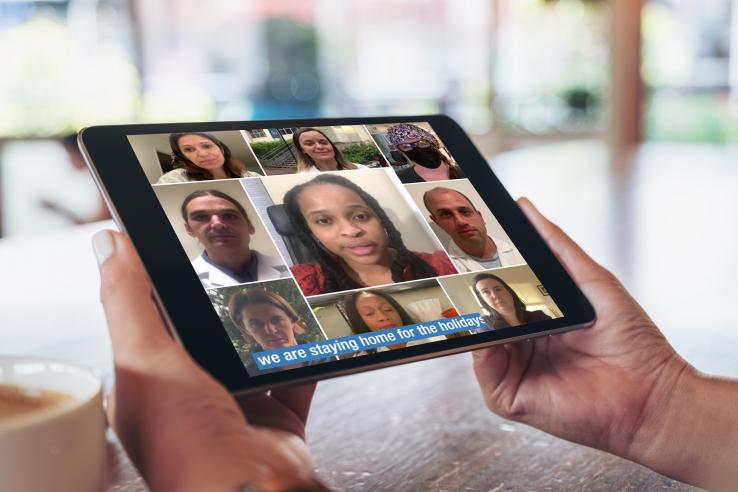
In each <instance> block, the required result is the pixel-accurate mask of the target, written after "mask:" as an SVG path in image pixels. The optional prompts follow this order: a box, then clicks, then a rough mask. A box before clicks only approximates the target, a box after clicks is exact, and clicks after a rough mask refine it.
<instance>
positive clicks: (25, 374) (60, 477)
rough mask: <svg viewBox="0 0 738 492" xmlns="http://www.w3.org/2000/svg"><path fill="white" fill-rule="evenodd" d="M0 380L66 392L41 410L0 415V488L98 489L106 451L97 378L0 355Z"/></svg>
mask: <svg viewBox="0 0 738 492" xmlns="http://www.w3.org/2000/svg"><path fill="white" fill-rule="evenodd" d="M0 384H2V385H12V386H18V387H21V388H24V389H30V390H34V389H38V390H47V391H55V392H59V393H64V394H67V395H69V396H71V400H70V401H65V402H63V403H60V404H58V405H52V406H50V407H48V408H45V409H43V410H38V411H33V412H27V413H23V414H20V415H15V416H13V417H8V418H0V491H13V492H14V491H23V492H35V491H44V492H46V491H52V490H53V491H55V492H67V491H69V492H87V491H99V490H102V488H103V483H104V482H103V480H104V475H105V455H106V449H105V418H104V414H103V409H102V385H101V384H100V380H99V379H98V378H97V377H95V376H94V375H93V374H92V373H90V372H89V371H86V370H84V369H81V368H78V367H74V366H71V365H69V364H65V363H60V362H52V361H46V360H41V359H33V358H21V357H9V356H2V355H0Z"/></svg>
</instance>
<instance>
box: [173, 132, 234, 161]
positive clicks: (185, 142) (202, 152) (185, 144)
mask: <svg viewBox="0 0 738 492" xmlns="http://www.w3.org/2000/svg"><path fill="white" fill-rule="evenodd" d="M177 146H178V147H179V150H180V152H182V154H183V155H184V156H185V158H187V160H189V161H190V162H191V163H193V164H194V165H195V166H197V167H199V168H201V169H207V170H213V169H218V168H220V167H223V164H224V163H225V157H224V156H223V152H222V151H221V150H220V147H218V146H217V145H216V144H215V142H213V141H212V140H210V139H208V138H205V137H202V136H200V135H184V136H182V137H180V139H179V140H177Z"/></svg>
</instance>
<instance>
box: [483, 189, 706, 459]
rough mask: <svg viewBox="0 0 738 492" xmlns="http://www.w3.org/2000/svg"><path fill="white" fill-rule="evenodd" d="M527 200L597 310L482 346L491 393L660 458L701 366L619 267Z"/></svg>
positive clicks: (603, 442)
mask: <svg viewBox="0 0 738 492" xmlns="http://www.w3.org/2000/svg"><path fill="white" fill-rule="evenodd" d="M518 203H519V205H520V207H521V208H522V209H523V211H524V212H525V213H526V215H527V216H528V218H529V219H530V221H531V222H532V223H533V225H534V226H535V227H536V229H537V230H538V232H539V233H540V234H541V236H542V237H543V239H544V240H545V241H546V242H547V243H548V245H549V247H550V248H551V249H552V250H553V252H554V253H555V254H556V256H557V257H558V258H559V260H560V261H561V263H562V264H563V265H564V267H565V268H566V269H567V270H568V272H569V274H570V275H571V276H572V278H573V279H574V281H575V282H576V283H577V285H578V286H579V287H580V288H581V289H582V292H584V294H585V295H586V296H587V298H588V299H589V301H590V302H591V303H592V306H593V307H594V309H595V312H596V315H597V320H596V321H595V323H594V325H593V326H591V327H589V328H586V329H583V330H577V331H573V332H569V333H564V334H560V335H556V336H550V337H544V338H536V339H532V340H528V341H522V342H516V343H511V344H506V345H498V346H495V347H492V348H487V349H482V350H478V351H476V352H474V354H473V359H474V371H475V373H476V376H477V380H478V382H479V385H480V387H481V389H482V393H483V396H484V400H485V403H486V404H487V406H488V407H489V409H490V410H492V411H493V412H495V413H497V414H499V415H501V416H502V417H505V418H508V419H511V420H517V421H520V422H524V423H526V424H530V425H532V426H534V427H537V428H539V429H541V430H543V431H545V432H548V433H550V434H554V435H556V436H559V437H562V438H564V439H567V440H569V441H574V442H577V443H580V444H585V445H587V446H591V447H594V448H598V449H602V450H604V451H608V452H611V453H614V454H617V455H619V456H623V457H627V458H630V459H633V460H635V461H639V462H641V463H646V464H648V463H652V460H650V459H649V454H652V453H656V452H658V450H657V449H655V448H657V447H658V443H659V441H660V439H659V438H660V436H661V435H662V428H661V426H662V422H663V416H664V413H665V412H666V411H667V410H668V407H669V405H670V402H671V397H672V394H673V390H674V388H675V387H676V386H677V384H678V383H679V382H680V379H682V376H684V375H685V374H686V375H689V374H693V373H694V370H693V369H692V368H691V366H689V365H688V364H687V363H686V362H685V361H684V360H683V359H681V358H680V357H679V356H678V355H677V354H676V352H675V351H674V349H673V348H672V347H671V346H670V345H669V343H668V342H667V341H666V339H665V338H664V336H663V335H662V334H661V332H660V331H659V329H658V328H657V327H656V325H655V324H654V323H653V321H651V319H650V318H649V317H648V315H647V314H646V313H645V312H644V311H643V309H642V308H641V307H640V306H639V305H638V303H637V302H636V301H635V300H634V299H633V298H632V297H631V296H630V295H629V294H628V292H627V291H626V290H625V289H624V288H623V286H622V285H621V284H620V282H619V281H618V280H617V279H616V278H615V277H614V276H613V275H612V274H611V273H610V272H608V271H607V270H605V269H604V268H603V267H601V266H600V265H598V264H597V263H596V262H595V261H594V260H592V259H591V258H590V257H589V256H587V254H586V253H585V252H584V251H583V250H582V249H581V248H580V247H579V246H578V245H577V244H576V243H574V241H572V240H571V239H570V238H569V237H568V236H567V235H566V234H564V232H562V231H561V229H559V228H558V227H557V226H555V225H554V224H552V223H551V222H549V221H548V220H547V219H546V218H545V217H543V215H541V214H540V213H539V212H538V211H537V210H536V209H535V207H534V206H533V205H532V204H531V203H530V202H529V201H528V200H527V199H521V200H519V201H518ZM662 444H663V443H662ZM661 451H664V450H663V449H662V450H661Z"/></svg>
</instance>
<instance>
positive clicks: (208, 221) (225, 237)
mask: <svg viewBox="0 0 738 492" xmlns="http://www.w3.org/2000/svg"><path fill="white" fill-rule="evenodd" d="M185 212H186V214H187V222H186V223H185V229H186V230H187V234H189V235H190V236H192V237H196V238H197V239H198V240H199V241H200V242H201V243H202V244H203V246H205V250H206V251H215V250H217V249H220V248H244V249H248V248H249V242H250V240H251V234H253V233H254V226H253V225H252V224H251V222H249V220H248V219H247V218H246V217H244V216H243V214H242V213H241V212H240V211H239V210H238V208H236V206H235V205H234V204H232V203H231V202H229V201H228V200H225V199H223V198H220V197H217V196H207V195H206V196H201V197H197V198H195V199H193V200H192V201H190V203H188V204H187V207H186V209H185Z"/></svg>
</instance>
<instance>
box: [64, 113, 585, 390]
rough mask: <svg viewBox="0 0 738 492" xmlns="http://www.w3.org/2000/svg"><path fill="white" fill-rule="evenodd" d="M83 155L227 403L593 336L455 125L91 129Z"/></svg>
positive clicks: (158, 293)
mask: <svg viewBox="0 0 738 492" xmlns="http://www.w3.org/2000/svg"><path fill="white" fill-rule="evenodd" d="M79 142H80V147H81V149H82V151H83V153H84V155H85V157H86V159H87V162H88V164H89V166H90V169H91V171H92V173H93V175H94V176H95V179H96V181H97V184H98V186H99V188H100V190H101V192H102V193H103V195H104V197H105V199H106V201H107V204H108V206H109V207H110V210H111V212H112V214H113V217H114V218H115V220H116V222H117V224H118V226H119V227H120V229H121V230H123V231H125V232H126V233H127V234H128V235H129V236H130V238H131V240H132V241H133V244H134V245H135V247H136V249H137V250H138V253H139V254H140V256H141V259H142V260H143V264H144V266H145V267H146V270H147V271H148V274H149V277H150V278H151V282H152V284H153V287H154V292H155V298H156V301H157V303H158V304H159V306H160V308H161V312H162V314H163V316H164V318H165V320H166V322H167V324H168V325H169V328H170V330H171V332H172V334H173V336H174V337H176V339H177V340H178V341H179V342H180V343H182V344H183V345H184V346H185V348H186V349H187V350H188V352H189V353H190V354H191V355H192V357H193V358H194V359H195V360H196V361H197V363H198V364H199V365H200V366H201V367H203V368H204V369H206V370H207V371H208V372H209V373H211V374H212V375H213V376H214V377H215V378H216V379H218V380H219V381H221V382H222V383H223V384H224V385H225V386H226V387H228V388H229V389H230V390H231V391H232V392H234V393H238V392H248V391H255V390H264V389H267V388H272V387H275V386H278V385H284V384H291V383H296V382H302V381H311V380H317V379H324V378H328V377H334V376H338V375H343V374H350V373H354V372H359V371H366V370H370V369H375V368H381V367H387V366H392V365H396V364H401V363H406V362H411V361H417V360H422V359H428V358H431V357H438V356H442V355H447V354H453V353H457V352H462V351H467V350H472V349H477V348H480V347H485V346H489V345H493V344H498V343H503V342H510V341H514V340H521V339H525V338H530V337H536V336H541V335H551V334H554V333H558V332H561V331H564V330H571V329H574V328H578V327H583V326H586V325H587V324H589V323H591V322H592V321H593V320H594V312H593V309H592V307H591V306H590V304H589V303H588V301H587V300H586V298H585V297H584V295H583V294H582V293H581V291H580V290H579V289H578V288H577V286H576V285H575V284H574V282H573V281H572V280H571V278H570V277H569V276H568V275H567V273H566V271H565V270H564V269H563V268H562V266H561V265H560V264H559V262H558V261H557V260H556V258H555V257H554V255H553V254H552V253H551V251H550V250H549V249H548V247H547V246H546V245H545V243H544V241H543V240H542V239H541V237H540V236H539V235H538V234H537V232H536V231H535V229H534V228H533V226H532V225H531V224H530V222H528V220H527V219H526V217H525V216H524V214H523V213H522V211H521V210H520V209H519V208H518V206H517V205H516V203H515V202H514V201H513V199H512V198H511V197H510V195H509V194H508V193H507V191H505V189H504V188H503V186H502V184H501V183H500V182H499V180H498V179H497V178H496V177H495V175H494V174H493V172H492V171H491V169H490V167H489V165H488V163H487V161H486V160H485V159H484V158H483V157H482V155H481V154H480V153H479V152H478V151H477V150H476V148H475V147H474V145H473V144H472V143H471V141H470V140H469V137H468V136H467V135H466V134H465V133H464V131H463V130H462V129H461V127H460V126H459V125H458V124H457V123H455V122H454V121H453V120H452V119H451V118H449V117H447V116H442V115H426V116H413V117H407V116H403V117H372V118H328V119H301V120H275V121H243V122H217V123H172V124H155V125H117V126H98V127H91V128H86V129H84V130H83V131H82V132H81V133H80V136H79Z"/></svg>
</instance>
